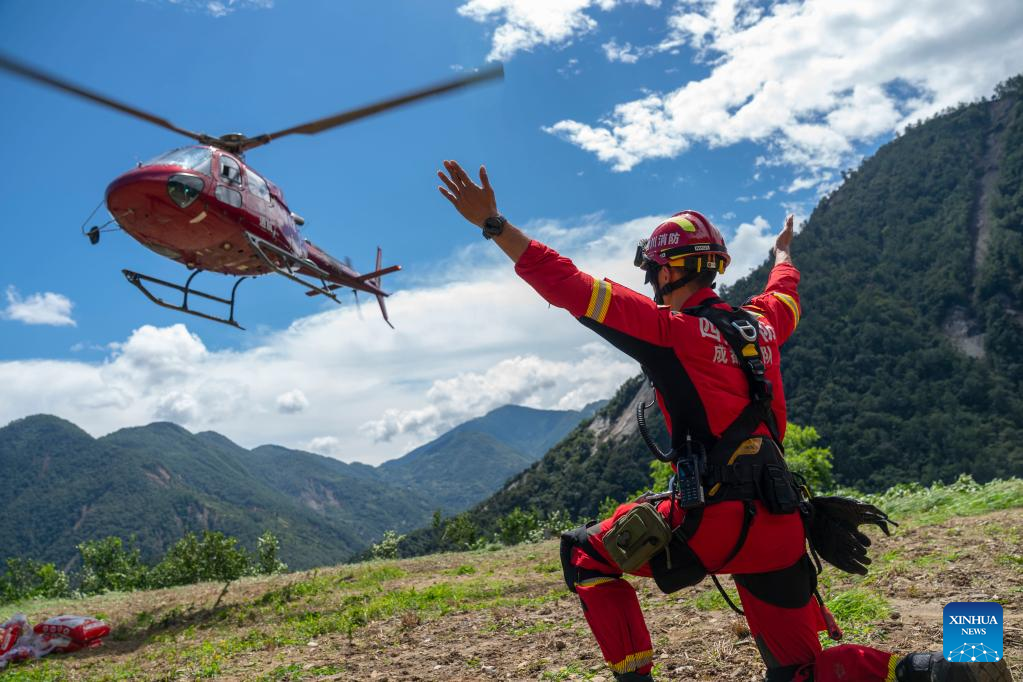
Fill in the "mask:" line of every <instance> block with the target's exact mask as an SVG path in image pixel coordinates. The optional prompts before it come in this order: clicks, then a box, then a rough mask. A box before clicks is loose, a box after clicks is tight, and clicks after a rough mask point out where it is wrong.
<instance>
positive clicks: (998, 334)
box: [728, 77, 1023, 490]
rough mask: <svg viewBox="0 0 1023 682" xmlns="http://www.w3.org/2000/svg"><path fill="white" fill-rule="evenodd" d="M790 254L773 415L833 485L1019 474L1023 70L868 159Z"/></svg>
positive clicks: (761, 277) (752, 285) (747, 289)
mask: <svg viewBox="0 0 1023 682" xmlns="http://www.w3.org/2000/svg"><path fill="white" fill-rule="evenodd" d="M793 255H794V258H795V261H796V264H797V265H798V266H799V268H800V270H801V271H802V274H803V279H802V282H801V284H800V291H801V294H802V303H803V310H804V315H803V318H802V322H801V323H800V326H799V329H798V331H797V332H796V334H795V335H794V336H793V337H792V340H791V341H790V342H789V343H788V344H787V345H786V346H785V349H784V357H785V359H784V364H783V371H784V380H785V390H786V394H787V396H788V401H789V402H788V404H789V414H790V418H791V420H792V421H795V422H797V423H801V424H812V425H814V426H815V427H816V428H817V429H818V431H819V432H820V433H821V434H822V436H823V437H824V440H825V441H826V443H827V444H828V445H829V446H830V447H831V449H832V451H833V452H834V454H835V473H836V476H837V477H838V479H839V480H840V481H841V482H842V483H844V484H846V485H852V486H856V487H860V488H863V489H868V490H877V489H879V488H884V487H887V486H889V485H891V484H892V483H895V482H899V481H921V482H923V483H929V482H931V481H933V480H935V479H944V480H948V479H950V478H952V477H955V476H956V475H958V474H959V473H963V472H965V473H970V474H972V475H973V476H974V477H976V478H977V480H987V479H990V478H992V477H997V476H1003V477H1004V476H1008V475H1020V474H1021V473H1023V441H1021V440H1020V438H1019V434H1020V432H1021V429H1023V397H1021V396H1023V390H1021V389H1023V356H1021V355H1020V353H1019V342H1020V339H1021V338H1023V77H1016V78H1014V79H1012V80H1011V81H1009V82H1008V83H1006V84H1004V85H1002V86H1000V87H999V90H998V96H997V97H996V98H995V99H993V100H991V101H985V102H979V103H976V104H972V105H969V106H962V107H960V108H958V109H956V110H955V111H951V112H948V113H946V114H944V115H941V116H939V117H936V118H934V119H932V120H929V121H927V122H925V123H922V124H920V125H916V126H913V127H911V128H910V129H909V130H907V131H906V132H905V133H904V134H903V135H902V136H901V137H899V138H898V139H896V140H895V141H893V142H891V143H889V144H887V145H885V146H884V147H882V148H881V149H880V150H878V152H877V154H875V155H874V157H873V158H871V159H868V160H867V161H865V162H864V163H863V164H862V165H861V167H860V168H859V169H858V170H856V171H854V172H852V173H850V174H848V177H847V179H846V181H845V183H844V184H843V185H842V186H841V187H840V188H839V189H838V190H837V191H835V192H834V193H833V194H832V195H830V196H829V197H827V198H825V199H824V200H822V201H821V202H820V204H819V205H818V206H817V208H816V210H815V211H814V212H813V215H812V216H811V217H810V219H809V221H808V222H807V224H806V226H805V227H804V228H803V230H802V232H801V233H800V234H799V235H798V236H797V237H796V239H795V241H794V244H793ZM767 272H768V269H767V266H766V265H765V266H763V267H761V268H759V269H758V270H756V271H755V272H754V273H753V274H752V275H750V276H749V277H747V278H746V279H744V280H743V281H741V282H739V283H738V284H737V285H736V286H735V287H733V288H732V290H731V291H730V292H728V296H729V298H731V299H732V300H735V301H741V300H743V299H744V298H745V297H746V296H748V295H750V294H752V293H755V292H756V291H757V290H758V288H759V287H761V286H763V282H764V281H765V279H766V277H767Z"/></svg>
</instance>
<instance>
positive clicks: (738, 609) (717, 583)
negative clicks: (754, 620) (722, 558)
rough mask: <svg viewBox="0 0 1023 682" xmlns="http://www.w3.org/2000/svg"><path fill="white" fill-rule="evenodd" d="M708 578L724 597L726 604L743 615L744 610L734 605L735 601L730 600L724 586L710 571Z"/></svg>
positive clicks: (744, 613)
mask: <svg viewBox="0 0 1023 682" xmlns="http://www.w3.org/2000/svg"><path fill="white" fill-rule="evenodd" d="M710 579H711V580H713V581H714V586H715V587H716V588H718V592H719V593H721V596H722V597H724V598H725V603H726V604H728V606H729V607H730V608H731V609H732V610H733V611H735V612H736V613H737V614H739V615H740V616H743V617H745V616H746V612H745V611H743V610H742V609H740V608H739V607H738V606H736V605H735V602H733V601H732V598H731V597H729V596H728V593H727V592H725V588H723V587H721V583H719V582H718V577H717V576H716V575H714V574H713V573H711V574H710Z"/></svg>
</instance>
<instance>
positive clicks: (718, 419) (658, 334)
mask: <svg viewBox="0 0 1023 682" xmlns="http://www.w3.org/2000/svg"><path fill="white" fill-rule="evenodd" d="M515 272H516V273H518V275H519V276H520V277H522V279H524V280H525V281H526V282H528V283H529V284H530V285H531V286H532V287H533V288H534V289H536V291H537V292H538V293H539V294H540V295H541V296H542V297H543V298H544V299H545V300H547V301H548V302H549V303H551V304H552V305H555V306H558V307H559V308H564V309H566V310H568V311H569V312H570V313H571V314H572V315H573V316H575V317H576V318H577V319H578V320H579V321H580V322H582V323H583V324H584V325H585V326H587V327H589V328H590V329H592V330H593V331H595V332H596V333H597V334H599V335H600V336H602V337H604V338H605V339H606V340H607V341H608V342H610V343H611V345H613V346H615V347H616V348H618V349H619V350H621V351H623V352H624V353H626V354H628V355H629V356H631V357H632V358H634V359H635V360H637V361H638V362H639V363H640V364H641V365H642V366H643V368H644V370H645V371H646V373H647V376H649V377H650V380H651V381H652V382H653V384H654V388H655V389H656V391H657V401H658V404H659V405H660V407H661V411H662V413H663V414H664V418H665V423H666V424H667V425H668V429H669V431H670V432H671V433H673V434H675V433H677V434H685V433H686V432H687V431H688V432H689V434H690V435H691V436H692V438H693V439H694V440H697V441H700V442H702V443H703V444H704V446H705V447H706V448H707V451H708V452H709V451H710V450H711V448H712V447H713V445H714V443H715V442H716V441H717V439H718V438H719V437H720V436H721V434H722V433H723V432H724V430H725V429H726V428H728V426H729V425H730V424H731V423H732V422H733V421H734V420H735V419H736V417H738V416H739V413H740V412H742V410H743V408H745V407H746V405H747V404H748V403H749V384H748V383H747V381H746V376H745V374H743V371H742V370H741V369H740V368H739V363H738V359H737V358H736V357H735V354H734V353H733V352H732V350H731V348H730V347H729V346H728V343H727V342H726V341H725V340H724V339H723V338H721V334H720V332H719V331H718V330H717V328H715V327H714V325H712V324H711V323H710V321H709V320H707V319H706V318H701V317H696V316H693V315H686V314H684V313H677V312H672V311H671V309H670V308H669V307H668V306H662V305H657V304H656V303H654V301H652V300H651V299H650V298H649V297H648V296H643V295H641V294H639V293H637V292H635V291H633V290H632V289H629V288H628V287H625V286H622V285H621V284H618V283H616V282H612V281H610V280H606V279H605V280H598V279H595V278H594V277H591V276H590V275H588V274H586V273H585V272H582V271H580V270H579V269H578V268H577V267H576V266H575V264H574V263H572V261H571V260H569V259H568V258H565V257H564V256H561V255H560V254H558V253H557V252H556V251H555V250H554V249H552V248H550V247H548V246H545V245H544V244H541V243H540V242H537V241H535V240H534V241H532V242H531V243H530V245H529V247H528V248H527V249H526V251H525V252H524V253H523V254H522V256H521V257H520V258H519V260H518V262H517V263H516V264H515ZM798 285H799V271H798V270H797V269H796V267H795V266H794V265H792V264H791V263H782V264H780V265H776V266H775V267H774V269H773V270H772V271H771V276H770V277H769V278H768V281H767V287H766V288H765V289H764V293H762V294H760V295H759V296H754V297H753V298H752V299H750V300H749V301H748V302H747V303H746V304H745V305H744V306H743V307H744V308H745V309H746V310H748V311H750V312H751V313H753V314H754V315H756V317H757V318H758V320H759V323H760V346H761V353H762V355H763V360H764V365H765V367H766V375H767V378H768V379H769V380H770V381H771V384H772V385H773V387H774V400H773V403H772V408H773V409H774V413H775V417H776V418H777V422H778V428H779V430H780V436H781V437H784V435H785V425H786V414H785V393H784V389H783V387H782V380H781V354H780V353H779V350H778V349H779V347H780V346H781V345H782V344H783V343H785V341H786V340H788V338H789V336H790V335H791V334H792V332H793V331H794V330H795V329H796V326H797V325H798V324H799V319H800V316H801V314H802V311H801V308H800V305H799V293H798V291H797V287H798ZM713 296H715V293H714V291H713V290H712V289H709V288H705V289H701V290H699V291H697V292H696V293H694V294H693V295H692V296H691V297H690V298H689V300H687V301H686V302H685V305H684V306H683V308H690V307H695V306H698V305H700V304H701V303H702V302H703V301H705V300H707V299H708V298H711V297H713ZM717 307H724V308H727V307H728V306H727V304H723V303H722V304H718V306H717ZM756 435H764V436H769V435H770V434H769V431H768V429H767V426H766V425H763V424H762V425H761V426H760V428H759V429H758V430H757V431H756Z"/></svg>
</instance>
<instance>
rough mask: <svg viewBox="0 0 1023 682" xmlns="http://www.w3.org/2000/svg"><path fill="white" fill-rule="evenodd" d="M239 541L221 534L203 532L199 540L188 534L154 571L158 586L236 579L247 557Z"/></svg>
mask: <svg viewBox="0 0 1023 682" xmlns="http://www.w3.org/2000/svg"><path fill="white" fill-rule="evenodd" d="M237 544H238V540H237V539H235V538H232V537H228V536H226V535H224V534H223V533H221V532H220V531H213V532H211V531H203V534H202V540H200V539H199V538H197V537H196V535H195V533H188V534H187V535H185V537H183V538H181V539H180V540H178V541H177V542H176V543H175V544H174V545H173V546H172V547H171V548H170V549H169V550H167V554H166V555H165V556H164V558H163V560H162V561H161V562H160V563H159V564H157V566H156V568H154V569H153V584H154V586H158V587H167V586H170V585H189V584H191V583H199V582H205V581H212V580H216V581H220V582H223V581H229V580H236V579H237V578H239V577H241V576H242V575H244V574H245V573H246V570H247V569H248V567H249V557H248V555H247V554H246V553H245V550H243V549H239V548H238V547H237Z"/></svg>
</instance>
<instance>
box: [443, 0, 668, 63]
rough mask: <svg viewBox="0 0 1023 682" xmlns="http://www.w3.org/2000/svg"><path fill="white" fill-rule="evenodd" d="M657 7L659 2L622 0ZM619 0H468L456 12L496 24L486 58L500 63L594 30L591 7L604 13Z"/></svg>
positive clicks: (651, 0)
mask: <svg viewBox="0 0 1023 682" xmlns="http://www.w3.org/2000/svg"><path fill="white" fill-rule="evenodd" d="M624 1H625V2H632V3H636V2H642V3H643V4H645V5H650V6H654V7H656V6H657V5H658V4H660V0H624ZM619 4H621V0H469V1H468V2H466V3H465V4H464V5H462V6H461V7H459V8H458V13H459V14H461V15H462V16H464V17H468V18H469V19H472V20H473V21H477V22H480V23H491V22H497V23H498V26H497V28H496V29H494V36H493V43H492V46H491V50H490V54H489V55H487V59H489V60H496V61H502V60H506V59H509V58H510V57H511V56H512V55H514V54H515V53H516V52H521V51H529V50H532V49H533V48H534V47H536V46H538V45H562V44H565V43H568V42H570V41H571V40H572V38H574V37H576V36H580V35H583V34H586V33H589V32H590V31H593V30H594V29H595V28H596V27H597V21H596V20H595V19H594V18H593V17H592V16H591V15H590V12H589V10H592V9H593V8H596V9H600V10H603V11H605V12H607V11H610V10H612V9H614V7H615V6H616V5H619Z"/></svg>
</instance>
